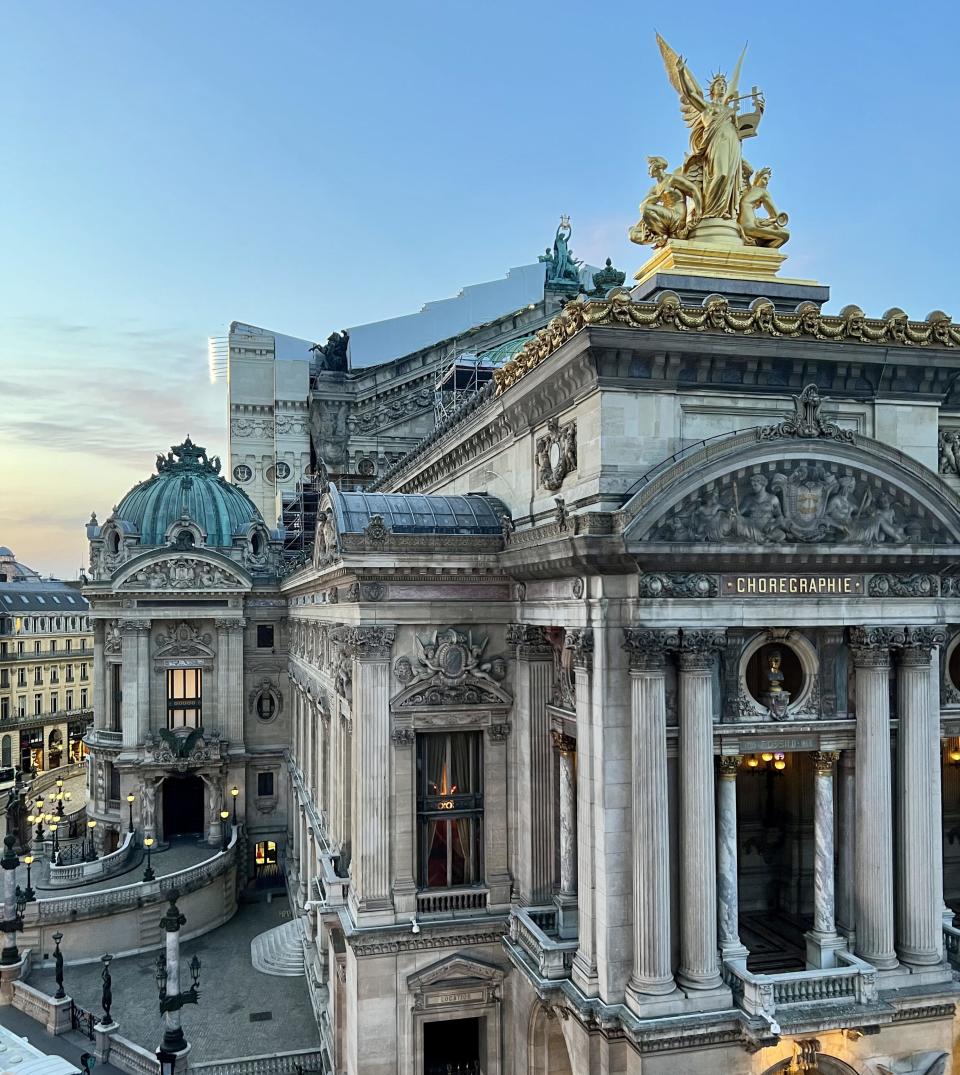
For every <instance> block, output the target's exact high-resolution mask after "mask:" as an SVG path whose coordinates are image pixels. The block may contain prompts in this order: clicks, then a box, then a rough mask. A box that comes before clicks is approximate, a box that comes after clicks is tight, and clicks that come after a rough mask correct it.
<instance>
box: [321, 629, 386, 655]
mask: <svg viewBox="0 0 960 1075" xmlns="http://www.w3.org/2000/svg"><path fill="white" fill-rule="evenodd" d="M396 637H397V629H396V627H393V626H385V625H383V624H377V625H375V626H374V625H371V626H369V627H338V628H337V629H336V630H335V631H334V641H335V642H339V643H341V644H342V645H343V646H344V647H345V649H346V651H347V653H348V654H349V655H350V656H351V657H356V658H357V659H358V660H361V661H388V660H390V650H391V648H392V646H393V642H394V639H395V638H396Z"/></svg>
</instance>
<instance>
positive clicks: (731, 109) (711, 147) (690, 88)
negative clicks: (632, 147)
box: [657, 34, 764, 221]
mask: <svg viewBox="0 0 960 1075" xmlns="http://www.w3.org/2000/svg"><path fill="white" fill-rule="evenodd" d="M657 44H658V45H659V46H660V53H661V55H662V56H663V63H664V66H665V67H666V69H667V77H668V78H669V79H670V85H671V86H673V88H674V89H675V90H676V91H677V93H678V94H679V96H680V110H681V112H682V113H683V119H684V122H685V123H686V124H687V126H688V127H689V128H690V152H689V153H688V155H687V159H686V160H685V161H684V164H683V168H682V169H681V171H682V174H683V175H684V176H685V177H686V178H687V179H688V180H690V181H692V182H694V183H696V184H697V185H698V186H699V187H700V190H701V192H702V197H701V205H700V215H701V218H708V217H712V218H719V219H721V220H734V221H735V220H736V219H737V214H738V211H739V206H740V196H741V194H742V193H743V189H744V171H743V163H744V162H743V155H742V152H741V148H740V143H741V141H742V140H743V139H744V138H751V137H752V136H753V135H754V134H756V132H757V127H758V126H759V124H760V118H761V116H762V115H763V108H764V101H763V95H762V94H761V93H760V92H759V91H758V90H757V89H756V87H754V89H753V92H752V94H751V95H750V96H751V97H752V99H753V103H754V111H753V112H751V113H743V114H741V113H740V111H739V103H740V101H741V100H744V98H742V97H741V96H740V94H739V88H738V87H739V83H740V70H741V68H742V66H743V58H744V56H745V55H746V52H747V49H746V46H744V49H743V52H741V53H740V59H739V60H737V66H736V67H735V68H734V72H733V78H732V79H731V80H730V82H729V83H728V82H727V78H726V75H723V74H719V73H718V74H716V75H714V76H713V78H712V79H711V80H710V84H709V86H708V87H707V91H706V94H704V92H703V90H702V89H701V88H700V86H699V85H698V83H697V80H696V79H695V78H694V77H693V75H692V74H691V73H690V69H689V68H688V67H687V63H686V61H685V60H684V58H683V57H682V56H679V55H678V54H677V53H676V52H674V51H673V49H672V48H671V47H670V46H669V45H668V44H667V43H666V41H664V39H663V38H662V37H661V36H660V34H657Z"/></svg>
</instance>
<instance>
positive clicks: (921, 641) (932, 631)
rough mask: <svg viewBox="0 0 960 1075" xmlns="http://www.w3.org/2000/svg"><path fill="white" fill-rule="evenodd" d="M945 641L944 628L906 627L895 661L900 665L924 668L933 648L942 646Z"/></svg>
mask: <svg viewBox="0 0 960 1075" xmlns="http://www.w3.org/2000/svg"><path fill="white" fill-rule="evenodd" d="M946 641H947V632H946V628H944V627H906V628H904V640H903V645H902V647H901V648H900V649H899V650H898V653H897V659H898V661H899V663H900V664H901V665H908V666H910V665H913V666H919V667H924V668H925V667H926V666H927V665H928V664H929V663H930V656H931V654H932V653H933V650H934V647H935V646H942V645H944V644H945V643H946Z"/></svg>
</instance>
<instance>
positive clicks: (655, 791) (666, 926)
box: [624, 629, 713, 1010]
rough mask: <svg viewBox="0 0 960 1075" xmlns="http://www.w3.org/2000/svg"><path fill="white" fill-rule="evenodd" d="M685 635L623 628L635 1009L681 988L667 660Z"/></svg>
mask: <svg viewBox="0 0 960 1075" xmlns="http://www.w3.org/2000/svg"><path fill="white" fill-rule="evenodd" d="M679 641H680V639H679V635H678V634H676V633H675V632H668V631H650V630H643V629H628V630H627V631H626V632H625V642H624V648H625V649H626V650H627V651H628V652H629V653H630V696H631V717H632V737H631V738H632V756H633V764H632V772H633V825H632V832H633V841H632V842H633V847H632V850H633V971H632V973H631V976H630V981H629V983H628V985H627V993H626V996H627V1003H628V1005H630V1007H631V1008H633V1009H634V1010H637V1009H642V1007H643V1004H644V1003H645V1002H646V1001H647V1000H648V999H649V998H650V997H651V996H654V997H657V996H665V995H666V994H668V993H672V992H674V990H675V989H676V983H675V982H674V979H673V967H672V959H671V954H672V946H671V938H670V822H669V815H668V792H667V701H666V660H667V650H668V648H676V647H677V646H678V645H679ZM710 760H711V763H712V760H713V759H712V752H711V759H710Z"/></svg>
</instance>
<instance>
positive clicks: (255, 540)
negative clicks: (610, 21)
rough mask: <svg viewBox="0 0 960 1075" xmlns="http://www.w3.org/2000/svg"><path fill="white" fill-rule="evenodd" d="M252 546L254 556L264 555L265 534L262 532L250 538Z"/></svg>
mask: <svg viewBox="0 0 960 1075" xmlns="http://www.w3.org/2000/svg"><path fill="white" fill-rule="evenodd" d="M250 547H251V549H253V555H254V556H262V555H263V535H262V534H254V535H253V537H252V538H251V539H250Z"/></svg>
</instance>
